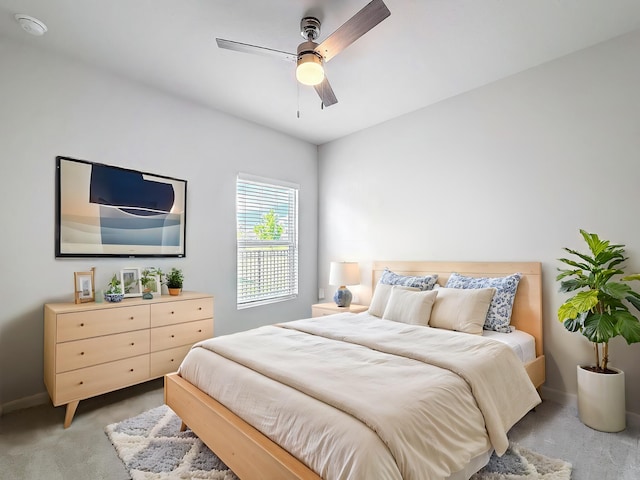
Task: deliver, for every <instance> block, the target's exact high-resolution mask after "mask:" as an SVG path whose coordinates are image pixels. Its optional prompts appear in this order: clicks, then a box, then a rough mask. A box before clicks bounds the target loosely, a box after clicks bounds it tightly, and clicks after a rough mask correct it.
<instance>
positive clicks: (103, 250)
mask: <svg viewBox="0 0 640 480" xmlns="http://www.w3.org/2000/svg"><path fill="white" fill-rule="evenodd" d="M186 224H187V181H186V180H180V179H177V178H172V177H165V176H162V175H154V174H151V173H146V172H141V171H137V170H132V169H127V168H121V167H114V166H111V165H104V164H100V163H94V162H88V161H86V160H77V159H74V158H68V157H56V223H55V226H56V232H55V255H56V257H184V256H185V254H186V251H185V236H186Z"/></svg>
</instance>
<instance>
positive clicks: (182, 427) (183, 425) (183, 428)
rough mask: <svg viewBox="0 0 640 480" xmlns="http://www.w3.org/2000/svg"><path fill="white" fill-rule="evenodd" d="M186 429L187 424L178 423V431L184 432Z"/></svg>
mask: <svg viewBox="0 0 640 480" xmlns="http://www.w3.org/2000/svg"><path fill="white" fill-rule="evenodd" d="M186 429H187V424H186V423H184V422H182V424H181V425H180V431H181V432H184V431H185V430H186Z"/></svg>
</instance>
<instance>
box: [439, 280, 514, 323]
mask: <svg viewBox="0 0 640 480" xmlns="http://www.w3.org/2000/svg"><path fill="white" fill-rule="evenodd" d="M521 278H522V274H520V273H514V274H513V275H509V276H506V277H496V278H484V277H465V276H464V275H460V274H459V273H452V274H451V276H450V277H449V280H447V284H446V287H447V288H491V287H493V288H495V289H496V293H495V295H494V296H493V299H492V300H491V305H490V306H489V311H488V312H487V318H486V319H485V322H484V329H485V330H494V331H496V332H503V333H510V332H511V331H512V330H511V327H510V326H509V323H510V322H511V310H512V309H513V301H514V299H515V297H516V291H517V289H518V283H519V282H520V279H521Z"/></svg>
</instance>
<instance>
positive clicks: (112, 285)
mask: <svg viewBox="0 0 640 480" xmlns="http://www.w3.org/2000/svg"><path fill="white" fill-rule="evenodd" d="M120 283H121V282H120V280H119V279H118V276H117V275H116V274H114V275H113V277H111V280H110V281H109V283H108V284H107V290H106V291H105V292H104V293H124V292H123V291H122V286H121V285H120Z"/></svg>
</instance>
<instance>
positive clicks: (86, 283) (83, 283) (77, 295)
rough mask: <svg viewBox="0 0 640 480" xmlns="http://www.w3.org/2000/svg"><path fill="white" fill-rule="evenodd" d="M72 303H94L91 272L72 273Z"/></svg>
mask: <svg viewBox="0 0 640 480" xmlns="http://www.w3.org/2000/svg"><path fill="white" fill-rule="evenodd" d="M73 285H74V301H75V303H87V302H94V301H95V299H96V293H95V286H94V285H95V284H94V279H93V271H90V272H74V273H73Z"/></svg>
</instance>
